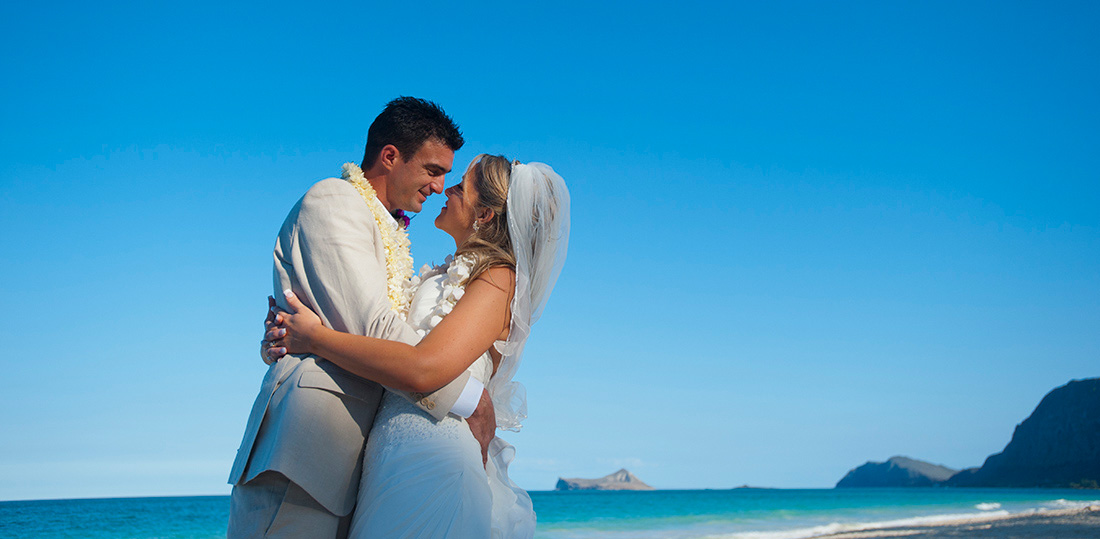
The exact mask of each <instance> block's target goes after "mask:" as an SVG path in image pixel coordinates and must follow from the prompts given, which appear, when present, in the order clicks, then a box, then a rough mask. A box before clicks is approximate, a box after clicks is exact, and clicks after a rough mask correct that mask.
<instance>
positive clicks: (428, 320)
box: [413, 254, 475, 333]
mask: <svg viewBox="0 0 1100 539" xmlns="http://www.w3.org/2000/svg"><path fill="white" fill-rule="evenodd" d="M474 262H475V259H474V257H473V255H470V254H462V255H458V257H453V256H451V255H447V258H446V260H445V261H444V262H443V264H441V265H439V266H436V267H434V268H430V267H428V266H427V265H425V266H424V267H423V268H421V270H420V276H419V277H414V278H413V281H414V282H415V283H416V284H419V283H421V282H423V281H424V280H426V279H428V278H430V277H434V276H436V275H439V274H441V273H444V272H446V273H447V277H446V278H445V279H444V280H443V297H442V298H440V300H439V302H438V303H436V305H435V307H434V308H433V309H432V312H431V314H429V315H428V316H427V317H425V318H424V322H423V324H422V325H421V327H420V330H421V331H423V332H425V333H427V332H428V331H431V330H432V329H433V328H435V326H437V325H439V323H440V322H442V321H443V317H444V316H447V315H448V314H451V310H452V309H454V308H455V305H456V304H458V300H460V299H462V296H463V295H464V294H465V293H466V280H467V279H469V277H470V271H471V270H473V269H474Z"/></svg>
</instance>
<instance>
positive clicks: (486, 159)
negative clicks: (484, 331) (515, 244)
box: [455, 154, 516, 280]
mask: <svg viewBox="0 0 1100 539" xmlns="http://www.w3.org/2000/svg"><path fill="white" fill-rule="evenodd" d="M466 173H467V174H472V177H471V180H472V182H473V186H474V190H475V191H477V204H476V205H475V206H476V208H478V209H481V208H488V209H490V210H492V212H493V217H492V219H489V221H488V222H485V223H479V224H478V226H477V228H476V229H475V230H474V232H473V234H471V235H470V237H469V238H467V239H466V241H464V242H462V245H461V246H459V247H458V250H457V251H456V252H455V255H456V256H457V255H461V254H471V255H473V257H474V260H475V262H474V267H473V269H472V270H471V271H470V277H469V280H473V279H476V278H477V276H478V275H480V274H481V273H482V272H483V271H485V270H487V269H489V268H491V267H493V266H506V267H509V268H511V269H512V270H515V269H516V255H515V252H514V251H513V250H512V239H511V236H510V235H509V234H508V183H509V181H510V179H511V175H512V163H511V161H509V160H508V158H506V157H504V156H501V155H488V154H481V155H478V156H477V157H475V158H474V160H473V162H471V163H470V166H469V168H467V169H466Z"/></svg>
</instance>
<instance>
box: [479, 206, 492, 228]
mask: <svg viewBox="0 0 1100 539" xmlns="http://www.w3.org/2000/svg"><path fill="white" fill-rule="evenodd" d="M493 217H496V212H494V211H493V209H492V208H481V209H480V210H478V211H477V221H478V222H480V223H481V224H486V223H488V222H489V221H492V220H493Z"/></svg>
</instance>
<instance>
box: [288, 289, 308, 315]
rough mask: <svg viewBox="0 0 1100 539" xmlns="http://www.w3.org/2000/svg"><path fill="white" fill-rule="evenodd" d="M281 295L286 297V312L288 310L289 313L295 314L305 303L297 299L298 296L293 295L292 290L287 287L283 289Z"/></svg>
mask: <svg viewBox="0 0 1100 539" xmlns="http://www.w3.org/2000/svg"><path fill="white" fill-rule="evenodd" d="M283 296H285V297H286V304H287V306H288V307H290V308H289V309H287V312H289V313H290V314H297V313H299V312H301V310H302V308H303V307H305V304H304V303H302V302H301V301H299V300H298V296H297V295H295V294H294V292H292V291H291V290H290V289H289V288H287V289H286V290H283Z"/></svg>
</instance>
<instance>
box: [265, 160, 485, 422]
mask: <svg viewBox="0 0 1100 539" xmlns="http://www.w3.org/2000/svg"><path fill="white" fill-rule="evenodd" d="M288 225H289V226H288ZM381 241H382V237H381V232H380V231H379V230H378V225H377V224H376V223H375V221H374V216H373V214H372V213H371V212H370V209H369V207H368V206H367V205H366V203H365V202H364V201H363V199H362V197H361V195H360V194H359V192H358V191H356V190H355V188H354V187H353V186H351V185H350V184H348V183H347V182H346V181H344V180H339V179H328V180H324V181H321V182H318V183H317V184H315V185H314V186H313V187H312V188H311V189H310V190H309V191H308V192H307V193H306V195H305V196H304V197H302V200H301V201H300V202H299V205H298V208H297V212H292V213H291V215H290V216H288V218H287V223H286V224H284V226H283V230H282V231H281V232H280V234H279V240H278V242H279V243H278V244H277V245H276V250H275V258H276V260H275V272H276V279H277V280H278V281H279V282H278V283H276V284H277V285H281V286H282V287H283V288H292V289H293V290H294V292H295V293H296V294H298V296H299V297H300V298H303V299H308V301H309V303H310V304H311V305H312V306H313V307H314V309H315V310H316V311H317V314H318V316H320V317H321V320H322V321H324V323H325V324H326V325H327V326H329V327H331V328H333V329H335V330H337V331H342V332H346V333H354V334H358V335H367V336H370V337H376V338H380V339H387V340H394V341H401V342H404V343H408V344H416V343H418V342H420V336H419V335H418V334H417V333H416V331H414V330H413V328H412V327H410V326H409V325H408V324H407V323H406V322H405V321H404V320H403V319H402V318H401V317H400V316H398V314H397V313H395V312H393V310H392V309H391V308H390V301H389V298H388V297H387V295H386V290H387V277H386V265H385V258H384V255H382V254H381V253H382V249H380V248H377V247H376V246H377V245H380V243H381ZM284 242H285V243H286V244H287V245H284ZM275 296H276V298H278V301H279V302H280V304H281V305H282V306H284V307H285V305H284V304H283V302H284V299H283V298H282V294H275ZM469 378H470V374H469V373H466V372H464V373H462V374H461V375H459V377H458V378H456V379H455V380H453V381H451V382H450V383H449V384H447V385H446V386H444V387H443V388H441V389H439V390H437V391H435V392H434V393H429V394H409V393H405V392H399V393H401V394H402V395H404V396H405V397H406V398H408V399H409V400H410V401H412V402H413V403H415V404H416V405H417V406H419V407H420V408H422V409H424V411H426V412H428V413H429V414H431V415H432V416H433V417H436V418H437V419H441V418H443V417H444V416H446V415H447V412H448V411H450V410H451V408H452V407H453V406H454V404H455V401H457V400H458V398H459V395H460V394H461V393H462V391H463V389H464V388H465V387H466V384H467V381H468V379H469Z"/></svg>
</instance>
